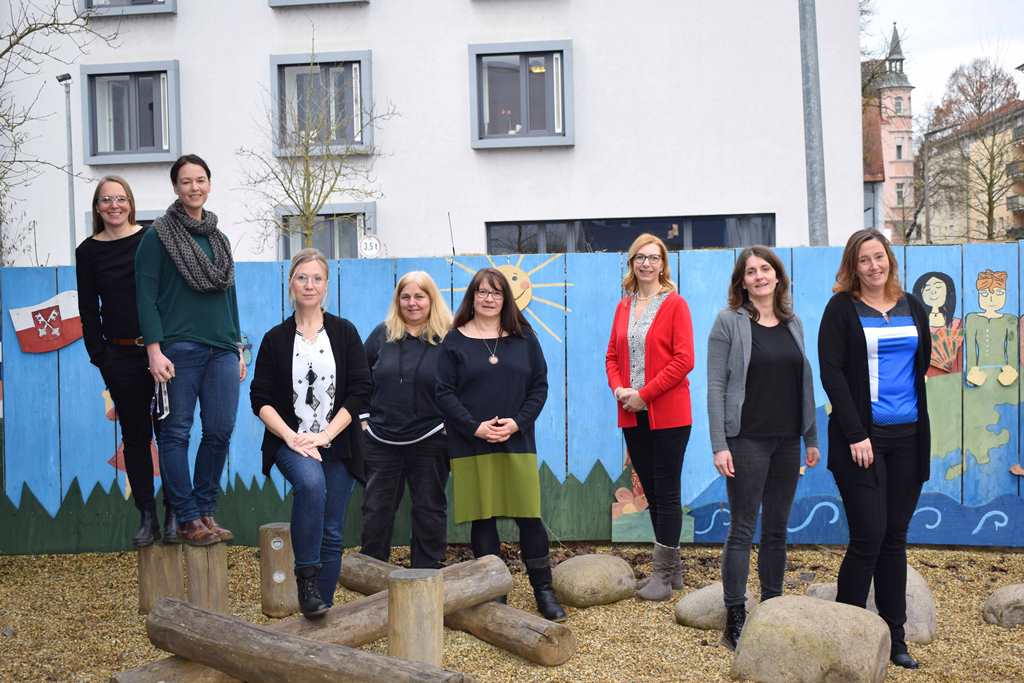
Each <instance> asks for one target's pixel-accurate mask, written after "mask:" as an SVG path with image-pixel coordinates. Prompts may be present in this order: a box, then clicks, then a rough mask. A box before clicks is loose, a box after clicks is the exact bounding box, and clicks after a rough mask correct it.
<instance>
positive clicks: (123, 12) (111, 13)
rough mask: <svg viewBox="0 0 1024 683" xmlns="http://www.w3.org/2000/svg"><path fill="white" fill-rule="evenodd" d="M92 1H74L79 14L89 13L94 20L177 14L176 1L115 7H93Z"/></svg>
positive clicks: (167, 0)
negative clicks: (140, 15)
mask: <svg viewBox="0 0 1024 683" xmlns="http://www.w3.org/2000/svg"><path fill="white" fill-rule="evenodd" d="M92 2H93V0H75V6H76V9H77V10H78V11H79V12H89V13H90V14H91V16H92V17H94V18H97V19H98V18H102V17H124V16H129V15H133V14H136V15H138V14H177V13H178V0H164V1H163V2H161V3H159V4H147V5H117V6H115V7H93V6H92Z"/></svg>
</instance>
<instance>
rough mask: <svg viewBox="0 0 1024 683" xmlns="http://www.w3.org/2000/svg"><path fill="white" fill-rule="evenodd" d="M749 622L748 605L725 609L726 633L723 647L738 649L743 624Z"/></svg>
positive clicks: (724, 632) (723, 635) (724, 633)
mask: <svg viewBox="0 0 1024 683" xmlns="http://www.w3.org/2000/svg"><path fill="white" fill-rule="evenodd" d="M746 621H747V607H746V605H736V606H734V607H728V606H727V607H726V608H725V631H723V632H722V645H725V646H726V647H727V648H729V649H730V650H735V649H736V643H738V642H740V634H741V633H742V632H743V624H744V623H746Z"/></svg>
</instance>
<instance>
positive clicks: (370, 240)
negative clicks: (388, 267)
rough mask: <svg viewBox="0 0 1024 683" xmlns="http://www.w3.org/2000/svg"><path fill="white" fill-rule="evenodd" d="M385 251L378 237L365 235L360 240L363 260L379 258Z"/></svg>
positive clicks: (360, 253) (360, 251)
mask: <svg viewBox="0 0 1024 683" xmlns="http://www.w3.org/2000/svg"><path fill="white" fill-rule="evenodd" d="M383 249H384V246H383V245H382V244H381V243H380V240H379V239H378V238H377V236H376V235H363V237H362V239H360V240H359V255H360V256H361V257H362V258H377V257H378V256H380V253H381V251H382V250H383Z"/></svg>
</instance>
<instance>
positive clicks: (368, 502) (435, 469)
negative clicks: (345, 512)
mask: <svg viewBox="0 0 1024 683" xmlns="http://www.w3.org/2000/svg"><path fill="white" fill-rule="evenodd" d="M365 444H366V447H365V449H364V454H363V455H364V464H365V467H366V490H365V491H364V492H363V537H362V546H363V550H362V551H363V554H365V555H369V556H370V557H375V558H377V559H378V560H382V561H384V562H387V561H388V557H389V556H390V555H391V531H392V529H393V528H394V523H395V511H396V510H397V509H398V505H399V504H400V503H401V502H402V495H403V494H404V493H405V485H406V483H408V484H409V494H410V497H411V498H412V540H411V541H410V543H409V549H410V555H411V559H412V566H413V568H414V569H434V568H438V567H440V566H441V565H442V564H443V562H444V555H445V550H446V548H447V546H448V501H447V498H446V497H445V487H446V486H447V485H448V470H449V465H448V439H447V437H446V436H445V435H444V434H443V433H441V432H438V433H437V434H434V435H433V436H431V437H429V438H427V439H424V440H423V441H420V442H419V443H415V444H409V445H407V446H394V445H391V444H385V443H381V442H380V441H377V440H376V439H374V438H373V437H371V436H369V435H367V436H366V437H365Z"/></svg>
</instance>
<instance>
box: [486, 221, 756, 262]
mask: <svg viewBox="0 0 1024 683" xmlns="http://www.w3.org/2000/svg"><path fill="white" fill-rule="evenodd" d="M645 232H649V233H652V234H654V235H657V236H659V237H661V238H662V239H663V240H664V241H665V244H666V245H668V248H669V249H672V250H680V249H705V248H722V247H745V246H750V245H753V244H766V245H769V246H770V245H774V244H775V215H774V214H745V215H735V216H666V217H662V218H602V219H582V220H570V221H564V220H559V221H511V222H506V221H501V222H490V223H487V253H488V254H543V253H548V254H555V253H564V252H595V251H626V250H627V249H629V245H630V244H631V243H632V242H633V240H634V239H636V238H637V236H639V235H640V234H641V233H645Z"/></svg>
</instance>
